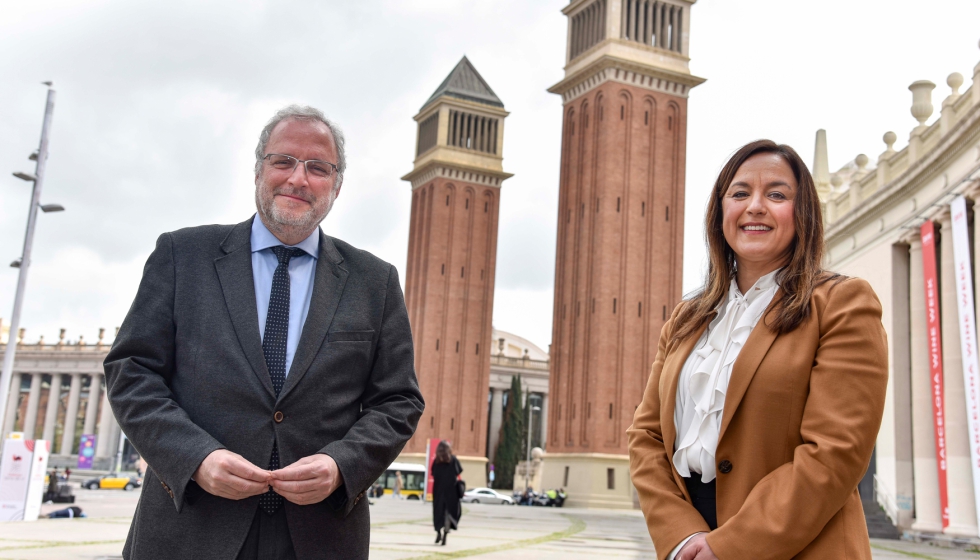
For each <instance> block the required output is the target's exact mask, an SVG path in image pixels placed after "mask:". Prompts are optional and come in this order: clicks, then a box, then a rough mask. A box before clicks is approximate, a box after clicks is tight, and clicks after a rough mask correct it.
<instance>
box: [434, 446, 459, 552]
mask: <svg viewBox="0 0 980 560" xmlns="http://www.w3.org/2000/svg"><path fill="white" fill-rule="evenodd" d="M461 472H463V467H462V465H460V464H459V460H458V459H456V456H455V455H453V448H452V447H451V446H450V445H449V442H447V441H440V442H439V445H438V447H436V458H435V460H434V461H433V462H432V478H433V479H434V482H433V484H432V523H433V525H435V528H436V542H437V543H439V544H441V545H443V546H445V544H446V536H447V535H449V530H450V529H458V528H459V518H460V517H461V516H462V514H463V508H462V506H460V503H459V499H460V497H461V496H460V494H461V493H460V492H459V490H458V485H457V482H458V481H459V480H458V479H459V474H460V473H461Z"/></svg>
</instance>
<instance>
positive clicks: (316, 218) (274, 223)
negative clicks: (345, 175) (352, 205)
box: [255, 184, 337, 233]
mask: <svg viewBox="0 0 980 560" xmlns="http://www.w3.org/2000/svg"><path fill="white" fill-rule="evenodd" d="M265 192H266V194H267V195H268V198H265V197H263V196H262V195H263V189H262V185H261V184H259V185H256V187H255V206H256V208H258V210H259V214H260V215H261V216H262V218H264V219H263V220H262V221H263V222H264V223H265V225H266V227H267V228H269V229H270V230H271V231H272V232H273V233H283V232H285V231H286V230H289V229H296V230H299V231H313V230H314V229H316V227H317V226H319V225H320V222H322V221H323V220H324V219H326V217H327V214H329V213H330V210H331V209H333V202H334V200H335V199H336V198H337V195H336V189H330V194H328V195H327V200H326V204H325V205H323V207H322V208H320V206H321V203H320V201H319V200H315V201H314V202H313V204H311V205H310V209H309V210H307V211H306V212H304V213H303V215H302V216H299V217H298V218H293V217H291V216H287V215H283V213H282V212H280V211H279V208H278V207H277V206H276V203H275V193H274V192H272V191H265Z"/></svg>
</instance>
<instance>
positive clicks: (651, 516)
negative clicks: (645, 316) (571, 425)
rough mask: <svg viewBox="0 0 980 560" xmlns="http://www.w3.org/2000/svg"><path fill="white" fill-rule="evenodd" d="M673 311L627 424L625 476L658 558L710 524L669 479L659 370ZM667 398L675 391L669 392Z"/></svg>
mask: <svg viewBox="0 0 980 560" xmlns="http://www.w3.org/2000/svg"><path fill="white" fill-rule="evenodd" d="M679 308H680V306H678V309H679ZM676 315H677V309H675V310H674V315H673V316H672V317H671V318H670V320H669V321H668V322H667V323H666V324H665V325H664V327H663V329H662V330H661V331H660V343H659V345H658V348H657V357H656V359H655V360H654V362H653V368H652V371H651V372H650V379H649V380H648V381H647V387H646V390H645V391H644V393H643V400H642V401H640V406H639V407H638V408H637V409H636V413H635V414H634V415H633V425H632V426H630V427H629V429H628V430H626V434H627V437H628V440H629V455H630V478H631V479H632V481H633V485H634V486H635V487H636V493H637V494H638V495H639V498H640V508H641V509H642V510H643V517H644V518H645V519H646V522H647V529H648V530H649V532H650V537H651V538H652V539H653V544H654V547H655V548H656V549H657V555H658V556H659V557H660V558H661V560H663V559H665V558H667V557H668V555H669V554H670V552H671V551H672V550H673V549H674V548H675V547H676V546H677V545H678V544H680V543H681V541H683V540H684V539H686V538H687V537H689V536H691V535H693V534H694V533H699V532H705V533H706V532H708V531H709V530H710V529H709V528H708V524H707V523H705V521H704V518H702V517H701V514H700V513H698V511H697V510H696V509H694V506H693V505H691V503H690V502H688V501H687V499H686V498H685V497H684V493H683V492H682V491H681V489H680V488H679V487H678V486H677V482H676V481H675V480H674V475H673V467H672V466H671V464H670V461H669V460H668V459H667V449H666V447H665V445H664V436H663V430H662V426H661V421H660V403H661V394H660V388H661V387H660V376H661V373H662V372H663V368H664V361H665V360H666V357H667V354H668V353H669V351H670V344H669V341H670V337H671V335H672V332H673V324H674V320H675V318H676ZM668 398H674V396H673V395H670V396H668Z"/></svg>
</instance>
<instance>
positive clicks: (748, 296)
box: [730, 268, 782, 304]
mask: <svg viewBox="0 0 980 560" xmlns="http://www.w3.org/2000/svg"><path fill="white" fill-rule="evenodd" d="M780 270H782V269H781V268H777V269H776V270H774V271H772V272H770V273H769V274H766V275H765V276H763V277H761V278H759V279H758V280H756V281H755V284H753V285H752V287H751V288H749V290H748V292H746V293H745V294H744V295H743V294H742V292H741V291H739V289H738V283H737V282H735V279H734V278H732V285H731V289H730V295H731V297H733V298H738V297H741V298H745V301H746V302H748V303H749V304H751V303H752V302H753V301H755V299H756V298H757V297H759V295H760V294H764V293H768V292H769V291H775V288H778V287H779V282H777V281H776V276H777V275H778V274H779V271H780Z"/></svg>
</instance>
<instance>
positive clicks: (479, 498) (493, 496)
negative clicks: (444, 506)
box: [462, 488, 514, 506]
mask: <svg viewBox="0 0 980 560" xmlns="http://www.w3.org/2000/svg"><path fill="white" fill-rule="evenodd" d="M462 501H463V502H466V503H468V504H506V505H508V506H512V505H514V499H513V498H511V497H510V496H505V495H503V494H501V493H500V492H497V491H496V490H493V489H491V488H474V489H472V490H467V491H466V493H465V494H463V500H462Z"/></svg>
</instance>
